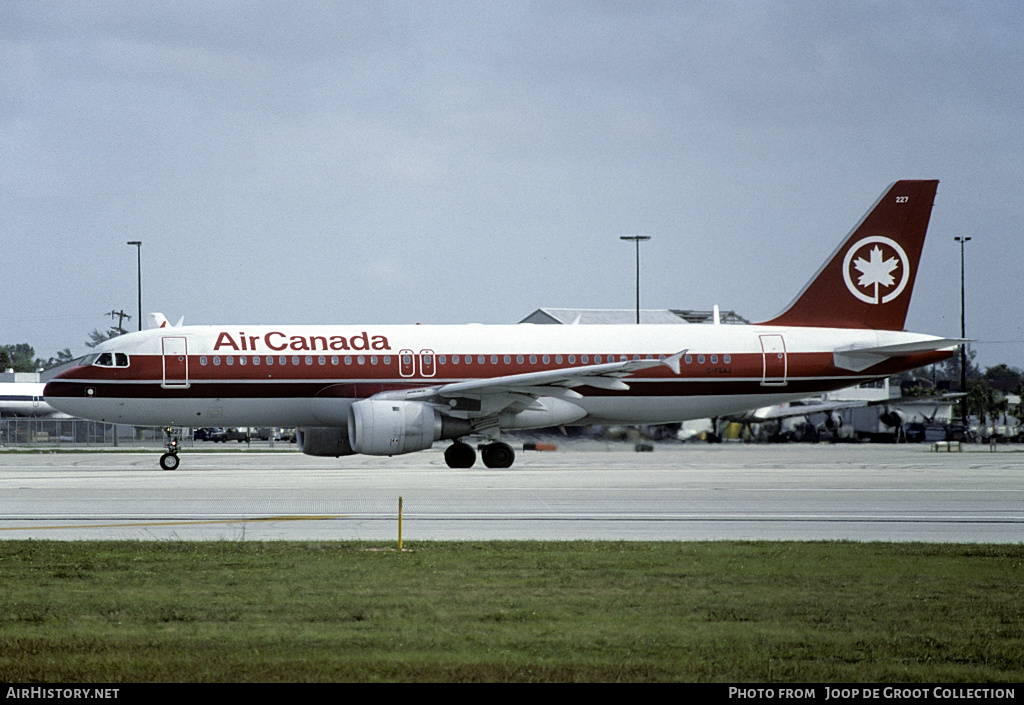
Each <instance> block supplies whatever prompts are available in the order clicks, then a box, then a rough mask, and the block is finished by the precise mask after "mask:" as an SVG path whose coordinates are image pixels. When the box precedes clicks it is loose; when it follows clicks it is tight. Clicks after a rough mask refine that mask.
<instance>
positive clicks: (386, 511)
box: [0, 442, 1024, 546]
mask: <svg viewBox="0 0 1024 705" xmlns="http://www.w3.org/2000/svg"><path fill="white" fill-rule="evenodd" d="M442 448H443V446H442V445H440V444H439V445H438V446H437V450H432V451H427V452H423V453H416V454H412V455H406V456H400V457H395V458H370V457H364V456H351V457H345V458H338V459H333V458H312V457H308V456H304V455H302V454H300V453H298V452H295V451H281V450H278V451H273V452H258V451H256V450H249V451H235V452H189V451H186V452H183V453H182V454H181V460H182V462H181V466H180V468H179V469H178V470H176V471H171V472H166V471H163V470H160V468H159V466H158V465H157V459H158V457H159V454H160V453H159V451H156V450H155V451H152V452H145V453H142V452H102V451H93V452H77V453H52V454H35V453H32V454H30V453H25V452H18V451H10V450H6V451H0V539H29V538H32V539H56V540H77V539H136V540H156V541H172V540H198V539H211V540H228V541H254V540H277V539H289V540H323V541H331V540H352V539H355V540H361V541H368V542H373V543H374V545H380V546H393V545H395V543H396V542H397V537H398V508H399V498H400V497H401V498H402V500H403V539H404V542H405V544H406V545H407V546H414V545H415V542H416V541H422V540H485V539H487V540H489V539H508V540H518V539H526V540H534V539H540V540H578V539H595V540H605V539H616V540H617V539H623V540H639V541H647V540H668V541H691V540H721V539H749V540H765V539H784V540H819V539H847V540H853V541H927V542H972V543H974V542H993V543H1019V542H1022V541H1024V449H1021V451H1015V450H1014V449H1013V447H1012V446H1010V447H1006V449H1000V450H999V451H998V452H994V453H993V452H989V451H988V449H987V447H984V448H971V449H970V450H969V451H968V452H963V453H936V452H932V451H931V450H930V447H929V446H927V445H902V446H893V445H778V446H773V445H742V444H724V445H721V446H704V445H657V446H655V450H654V452H649V453H636V452H634V451H633V447H632V446H631V445H628V444H611V443H603V442H579V443H574V444H570V445H565V446H562V447H560V448H559V449H558V450H557V451H555V452H543V453H540V452H523V451H521V450H520V451H517V455H518V459H517V461H516V464H515V465H514V466H513V467H512V468H511V469H508V470H490V469H487V468H485V467H483V466H482V465H479V464H478V467H476V468H473V469H470V470H451V469H449V468H448V467H447V466H445V464H444V459H443V457H442V454H441V450H442Z"/></svg>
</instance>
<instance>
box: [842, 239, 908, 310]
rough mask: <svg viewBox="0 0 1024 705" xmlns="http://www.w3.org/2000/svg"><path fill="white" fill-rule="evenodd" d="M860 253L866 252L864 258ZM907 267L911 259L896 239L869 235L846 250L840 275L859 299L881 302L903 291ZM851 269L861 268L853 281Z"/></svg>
mask: <svg viewBox="0 0 1024 705" xmlns="http://www.w3.org/2000/svg"><path fill="white" fill-rule="evenodd" d="M868 246H872V247H871V249H870V250H866V248H867V247H868ZM883 248H885V249H883ZM861 253H866V254H867V259H864V255H863V254H861ZM887 254H891V256H887ZM854 257H856V259H854ZM851 265H852V266H851ZM909 267H910V260H909V259H908V258H907V255H906V253H905V252H904V251H903V248H902V247H900V246H899V244H898V243H896V242H895V241H894V240H891V239H889V238H887V237H883V236H872V237H867V238H864V239H863V240H861V241H860V242H858V243H856V244H855V245H854V246H853V247H851V248H850V249H849V250H847V252H846V258H845V261H844V263H843V278H844V279H845V280H846V286H847V288H848V289H849V290H850V293H851V294H853V295H854V296H856V297H857V298H858V299H860V300H861V301H864V302H865V303H869V304H884V303H888V302H889V301H892V300H893V299H895V298H896V297H897V296H899V295H900V294H901V293H902V292H903V289H904V287H906V285H907V282H908V280H909V279H910V270H909ZM852 270H857V272H860V275H859V276H857V281H856V283H854V281H853V277H854V276H856V275H855V274H854V272H853V271H852ZM897 277H898V280H897ZM864 289H868V291H870V292H871V293H868V292H867V291H864Z"/></svg>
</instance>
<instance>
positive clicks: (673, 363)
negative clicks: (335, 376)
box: [378, 350, 686, 413]
mask: <svg viewBox="0 0 1024 705" xmlns="http://www.w3.org/2000/svg"><path fill="white" fill-rule="evenodd" d="M685 353H686V350H682V351H680V352H678V353H676V354H675V355H672V356H671V357H668V358H666V359H664V360H623V361H620V362H606V363H603V364H600V365H585V366H582V367H565V368H561V369H557V370H544V371H542V372H526V373H523V374H517V375H505V376H502V377H491V378H487V379H474V380H467V381H465V382H452V383H451V384H443V385H440V386H436V387H427V388H424V389H412V390H407V391H402V392H385V393H383V394H380V395H378V396H379V397H381V398H389V399H393V398H402V399H406V400H422V401H434V402H440V403H444V402H446V401H447V403H448V405H449V406H451V407H452V408H453V409H459V408H460V407H459V406H458V405H457V403H458V401H459V400H460V399H462V398H467V397H468V398H472V399H481V400H483V399H490V400H491V401H492V402H497V403H491V404H486V405H484V406H485V407H486V408H485V409H482V411H483V413H488V412H490V413H493V412H495V411H498V410H500V409H502V408H505V407H507V406H510V405H512V404H513V403H514V402H515V401H516V398H517V397H519V398H520V399H521V398H522V397H524V396H525V397H528V398H536V397H541V396H555V397H562V398H570V399H571V398H577V399H578V398H580V396H581V395H580V394H579V393H578V392H575V391H573V390H572V388H573V387H582V386H589V387H598V388H600V389H612V390H619V391H625V390H628V389H629V385H628V384H627V383H626V382H624V381H623V378H624V377H629V376H630V375H632V374H633V373H634V372H638V371H640V370H646V369H650V368H653V367H660V366H662V365H664V366H666V367H669V368H670V369H672V371H673V372H675V373H676V374H679V360H680V358H682V356H683V355H684V354H685Z"/></svg>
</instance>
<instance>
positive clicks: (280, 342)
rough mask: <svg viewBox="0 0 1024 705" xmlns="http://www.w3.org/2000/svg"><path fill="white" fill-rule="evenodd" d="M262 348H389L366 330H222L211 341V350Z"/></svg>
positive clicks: (259, 349)
mask: <svg viewBox="0 0 1024 705" xmlns="http://www.w3.org/2000/svg"><path fill="white" fill-rule="evenodd" d="M262 348H265V349H266V350H272V351H274V352H281V351H282V350H390V349H391V344H390V343H389V342H388V339H387V338H386V337H385V336H383V335H370V334H369V333H367V332H366V331H362V332H361V333H357V334H356V335H352V336H347V337H346V336H344V335H330V336H328V335H288V334H287V333H282V332H280V331H270V332H269V333H266V334H264V335H246V334H245V331H239V332H238V333H237V334H236V335H232V334H231V333H227V332H222V333H220V334H218V335H217V342H215V343H214V344H213V349H214V351H218V350H222V349H227V350H234V351H236V352H243V351H248V352H263V351H264V350H262Z"/></svg>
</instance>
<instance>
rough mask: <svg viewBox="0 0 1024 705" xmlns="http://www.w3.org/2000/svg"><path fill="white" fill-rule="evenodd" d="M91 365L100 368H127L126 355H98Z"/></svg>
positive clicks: (106, 353) (119, 353)
mask: <svg viewBox="0 0 1024 705" xmlns="http://www.w3.org/2000/svg"><path fill="white" fill-rule="evenodd" d="M92 364H94V365H99V366H100V367H128V355H127V354H125V353H121V352H114V353H109V352H105V353H100V354H99V356H98V357H97V358H96V359H95V360H94V361H93V362H92Z"/></svg>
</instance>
